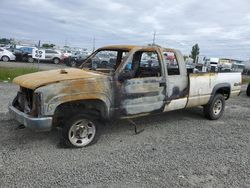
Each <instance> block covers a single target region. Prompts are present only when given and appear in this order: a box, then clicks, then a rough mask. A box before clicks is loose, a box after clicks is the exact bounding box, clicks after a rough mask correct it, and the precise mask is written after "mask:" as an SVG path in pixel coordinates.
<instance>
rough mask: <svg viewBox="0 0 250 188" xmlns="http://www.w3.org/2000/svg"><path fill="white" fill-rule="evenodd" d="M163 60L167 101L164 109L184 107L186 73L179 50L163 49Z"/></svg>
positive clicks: (186, 88) (186, 91) (185, 99)
mask: <svg viewBox="0 0 250 188" xmlns="http://www.w3.org/2000/svg"><path fill="white" fill-rule="evenodd" d="M162 53H163V61H164V64H165V67H166V78H167V85H168V87H167V99H166V101H167V103H166V106H165V109H164V111H171V110H177V109H182V108H185V106H186V104H187V97H188V92H189V88H188V75H187V70H186V66H185V62H184V59H183V57H182V55H181V53H180V52H179V51H176V50H172V49H164V50H163V52H162Z"/></svg>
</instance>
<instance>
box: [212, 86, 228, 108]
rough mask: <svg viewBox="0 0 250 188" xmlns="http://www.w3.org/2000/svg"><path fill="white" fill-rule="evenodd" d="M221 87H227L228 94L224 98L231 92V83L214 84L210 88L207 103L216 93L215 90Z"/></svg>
mask: <svg viewBox="0 0 250 188" xmlns="http://www.w3.org/2000/svg"><path fill="white" fill-rule="evenodd" d="M222 88H227V89H229V94H228V97H227V98H226V100H227V99H228V98H229V97H230V93H231V85H230V84H229V83H220V84H216V85H215V86H214V88H213V90H212V93H211V96H210V98H209V101H208V103H211V102H212V100H213V98H214V96H215V94H216V93H217V91H218V90H219V89H222Z"/></svg>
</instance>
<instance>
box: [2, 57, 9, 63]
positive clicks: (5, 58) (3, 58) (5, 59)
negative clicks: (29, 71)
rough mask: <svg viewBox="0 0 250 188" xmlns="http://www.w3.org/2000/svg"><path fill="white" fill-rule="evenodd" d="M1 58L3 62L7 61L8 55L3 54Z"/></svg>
mask: <svg viewBox="0 0 250 188" xmlns="http://www.w3.org/2000/svg"><path fill="white" fill-rule="evenodd" d="M2 60H3V61H4V62H8V61H9V60H10V58H9V57H8V56H3V57H2Z"/></svg>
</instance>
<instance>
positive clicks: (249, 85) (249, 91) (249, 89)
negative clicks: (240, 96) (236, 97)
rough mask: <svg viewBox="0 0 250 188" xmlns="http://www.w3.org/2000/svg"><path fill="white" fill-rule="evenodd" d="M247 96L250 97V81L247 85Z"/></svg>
mask: <svg viewBox="0 0 250 188" xmlns="http://www.w3.org/2000/svg"><path fill="white" fill-rule="evenodd" d="M247 96H249V97H250V83H249V84H248V86H247Z"/></svg>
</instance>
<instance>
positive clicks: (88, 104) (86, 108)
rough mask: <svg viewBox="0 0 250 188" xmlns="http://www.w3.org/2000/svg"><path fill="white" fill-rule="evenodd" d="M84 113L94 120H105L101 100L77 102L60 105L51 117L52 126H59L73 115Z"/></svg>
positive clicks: (103, 105)
mask: <svg viewBox="0 0 250 188" xmlns="http://www.w3.org/2000/svg"><path fill="white" fill-rule="evenodd" d="M81 112H82V113H86V114H88V115H90V116H92V117H94V118H96V119H106V117H107V108H106V105H105V103H104V102H103V101H101V100H98V99H97V100H96V99H95V100H94V99H93V100H78V101H72V102H66V103H63V104H60V105H59V106H58V107H57V108H56V110H55V112H54V116H53V124H54V125H55V126H60V125H61V124H62V123H63V122H64V121H65V120H68V119H69V118H71V117H72V116H73V115H75V114H79V113H81Z"/></svg>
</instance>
